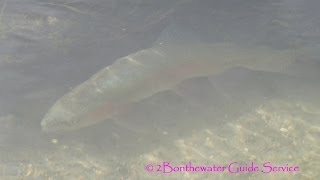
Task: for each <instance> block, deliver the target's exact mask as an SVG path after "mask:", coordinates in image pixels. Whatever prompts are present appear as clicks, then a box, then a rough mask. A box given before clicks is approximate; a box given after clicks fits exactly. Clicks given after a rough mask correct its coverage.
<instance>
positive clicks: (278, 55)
mask: <svg viewBox="0 0 320 180" xmlns="http://www.w3.org/2000/svg"><path fill="white" fill-rule="evenodd" d="M294 57H295V51H293V50H281V51H280V50H274V49H271V48H267V47H251V48H244V47H241V46H239V45H236V44H232V43H230V44H227V43H222V44H219V43H218V44H206V43H189V44H166V43H160V44H158V45H155V46H154V47H152V48H148V49H144V50H141V51H138V52H136V53H133V54H130V55H128V56H126V57H123V58H120V59H118V60H116V61H115V62H114V63H113V64H112V65H110V66H107V67H105V68H104V69H102V70H100V71H99V72H97V73H96V74H94V75H93V76H92V77H91V78H90V79H88V80H87V81H85V82H83V83H82V84H80V85H78V86H77V87H75V88H74V89H73V90H71V91H70V92H69V93H67V94H66V95H64V96H63V97H61V98H60V99H59V100H58V101H57V102H56V103H55V104H54V105H53V106H52V108H51V109H50V110H49V111H48V113H47V114H46V115H45V116H44V118H43V120H42V122H41V126H42V129H43V131H45V132H61V131H70V130H75V129H79V128H82V127H86V126H90V125H92V124H95V123H97V122H100V121H103V120H106V119H110V118H113V117H114V116H115V115H117V113H121V110H123V109H125V108H126V107H128V106H130V104H132V103H134V102H138V101H140V100H142V99H145V98H147V97H149V96H152V95H154V94H156V93H158V92H161V91H164V90H168V89H171V88H172V87H174V86H175V85H177V84H179V83H180V82H181V81H183V80H185V79H189V78H193V77H200V76H209V75H214V74H219V73H221V72H223V71H225V70H227V69H230V68H233V67H236V66H242V67H246V68H250V69H254V70H263V71H272V72H279V71H281V70H283V68H284V67H286V66H287V65H288V64H290V63H291V62H292V61H294V59H295V58H294Z"/></svg>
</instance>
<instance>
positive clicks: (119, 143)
mask: <svg viewBox="0 0 320 180" xmlns="http://www.w3.org/2000/svg"><path fill="white" fill-rule="evenodd" d="M319 6H320V3H319V2H318V1H317V0H294V1H293V0H267V1H253V0H249V1H248V0H230V1H212V0H204V1H192V0H180V1H174V2H173V1H169V0H165V1H161V2H160V1H156V0H151V1H150V0H135V1H129V0H91V1H89V0H87V1H86V0H60V1H57V0H50V1H49V0H24V1H22V0H0V177H1V178H0V179H10V178H29V179H234V178H239V179H316V177H318V176H319V171H318V169H319V167H320V164H319V160H320V159H319V153H320V152H319V149H320V148H319V144H320V143H319V135H320V126H319V117H320V98H319V92H320V53H319V52H318V49H319V47H320V23H319V18H320V13H319V12H318V7H319ZM172 26H174V27H178V28H175V29H173V30H169V31H168V28H170V27H172ZM162 38H165V42H166V43H173V44H175V43H176V42H178V41H179V43H178V44H179V45H181V44H184V43H188V44H192V43H202V44H218V43H232V44H236V45H237V46H239V47H245V48H246V49H249V50H252V49H254V48H256V47H268V48H269V49H272V50H275V51H280V52H285V51H287V50H293V51H294V52H296V53H295V54H294V56H293V57H294V59H295V61H294V62H293V63H292V64H290V65H287V64H285V65H286V67H284V70H283V72H281V71H280V72H277V73H276V72H271V71H267V70H266V71H261V69H255V68H251V69H247V68H245V67H238V65H237V64H234V67H233V68H231V69H228V70H225V71H223V72H222V73H217V74H214V75H210V76H206V77H199V78H192V79H190V80H188V82H187V83H182V84H178V85H177V87H174V88H172V89H170V90H168V91H162V92H159V93H156V94H153V95H152V96H151V97H147V98H144V99H141V100H140V101H138V102H135V103H132V104H130V105H129V106H127V107H126V108H124V109H125V110H123V111H121V113H119V114H118V115H117V116H114V117H113V118H112V119H107V120H106V121H103V122H101V123H98V124H92V125H91V126H89V127H85V128H82V129H78V130H75V131H68V132H63V133H56V134H50V133H45V132H43V131H42V130H41V125H40V123H41V120H42V118H43V116H44V115H45V114H46V113H47V112H48V110H49V109H50V108H51V107H52V106H53V104H54V103H55V102H56V101H57V100H58V99H60V98H61V97H62V96H63V95H64V94H66V93H68V92H69V91H71V90H72V89H73V88H74V87H75V86H77V85H79V84H81V83H82V82H84V81H86V80H87V79H89V78H90V77H91V76H92V75H94V74H95V73H96V72H98V71H99V70H100V69H102V68H104V67H106V66H109V65H112V63H113V62H114V61H116V60H117V59H119V58H121V57H124V56H128V55H130V54H132V53H134V52H137V51H141V50H144V49H147V48H150V47H154V46H155V44H156V43H159V42H161V41H162V40H163V39H162ZM164 45H166V44H164ZM272 52H273V51H272ZM186 53H193V54H196V53H199V51H197V50H196V49H191V50H189V49H188V52H187V51H186ZM262 54H265V53H262ZM272 55H273V54H270V56H272ZM246 57H251V56H250V54H245V53H244V54H243V55H241V56H239V59H240V58H241V59H246ZM274 57H276V58H275V59H273V61H272V66H274V67H277V66H284V64H283V63H282V62H283V59H281V58H278V56H274ZM214 58H215V57H213V61H215V59H214ZM262 59H266V57H265V55H264V56H263V57H261V59H260V58H257V59H256V61H257V62H254V61H253V63H252V67H256V66H255V65H256V64H258V63H259V62H261V60H262ZM172 61H174V58H173V60H172ZM194 62H197V60H194ZM269 70H270V69H269ZM164 72H166V69H164ZM164 75H165V74H164ZM146 76H147V74H146ZM150 76H151V74H150ZM159 78H161V76H159ZM158 80H159V79H154V81H158ZM141 88H144V87H143V85H142V87H141ZM129 92H130V89H129ZM78 98H79V99H80V98H83V97H78ZM93 118H94V117H93ZM234 162H237V163H234ZM269 162H270V163H269ZM190 163H191V165H190ZM232 163H234V164H232ZM252 163H253V165H254V167H255V166H257V167H258V168H259V169H258V170H256V171H253V172H252V171H250V169H245V167H248V168H249V167H250V166H251V165H252ZM186 165H189V169H188V170H187V169H183V168H185V167H186ZM213 165H215V166H216V167H218V166H221V167H223V166H226V167H227V168H225V170H224V171H223V172H221V171H219V170H218V168H217V169H215V170H213V169H212V167H213ZM240 165H242V167H243V168H244V169H242V171H241V172H234V171H236V168H237V167H239V166H240ZM271 165H272V167H274V169H273V170H274V171H271V172H270V166H271ZM190 166H192V167H194V168H195V167H197V166H202V167H206V168H207V170H209V171H210V168H211V171H210V172H203V171H202V172H195V170H192V168H190ZM174 167H176V169H174ZM179 167H180V168H179ZM290 167H292V168H291V170H290ZM294 167H298V168H296V169H295V170H293V169H294ZM228 168H231V169H228ZM276 170H277V172H276ZM262 171H263V172H265V173H263V172H262ZM293 171H294V172H293ZM231 172H234V173H231Z"/></svg>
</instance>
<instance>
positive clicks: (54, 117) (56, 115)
mask: <svg viewBox="0 0 320 180" xmlns="http://www.w3.org/2000/svg"><path fill="white" fill-rule="evenodd" d="M41 128H42V131H43V132H45V133H61V132H67V131H72V130H75V129H79V128H81V123H80V122H79V118H78V117H77V116H76V114H74V113H72V112H70V111H68V110H67V109H66V108H63V107H61V106H58V105H55V106H53V107H52V108H51V109H50V110H49V112H48V113H47V114H46V115H45V116H44V117H43V119H42V121H41Z"/></svg>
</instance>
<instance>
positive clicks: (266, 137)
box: [0, 99, 320, 179]
mask: <svg viewBox="0 0 320 180" xmlns="http://www.w3.org/2000/svg"><path fill="white" fill-rule="evenodd" d="M208 114H209V115H210V113H209V112H207V115H206V117H208ZM6 118H10V117H6ZM11 118H12V117H11ZM219 118H221V119H220V123H219V125H217V124H215V123H213V124H210V123H206V127H201V128H195V129H194V130H190V129H189V130H188V133H186V134H183V133H182V134H180V135H179V133H177V132H174V131H165V130H161V131H159V132H160V133H158V134H157V135H156V136H152V137H151V136H148V137H144V138H141V137H142V136H141V137H140V135H137V136H136V137H134V138H133V139H136V141H132V142H131V143H132V144H131V146H130V148H133V149H132V153H128V152H131V151H130V150H128V149H127V150H128V151H127V153H125V152H126V151H124V150H123V149H125V148H128V147H126V146H123V145H121V144H119V143H118V144H117V143H115V144H114V147H116V148H114V149H113V151H108V150H106V149H103V148H102V150H100V151H97V149H99V148H92V146H94V145H93V144H91V143H85V142H84V141H82V142H81V141H80V142H79V141H73V142H68V143H64V142H60V140H59V139H55V138H52V139H51V144H52V146H53V149H54V151H50V150H49V151H44V150H43V151H42V150H22V151H10V152H9V151H5V150H2V151H3V152H2V156H3V157H7V158H6V159H4V158H2V159H4V160H2V162H1V164H0V173H1V175H2V177H3V178H6V179H15V178H17V179H28V178H32V179H34V178H39V179H162V178H167V179H181V178H182V177H183V178H189V179H213V178H214V179H234V178H237V179H316V177H319V175H320V174H319V169H320V163H319V162H320V156H319V154H320V140H319V139H320V138H319V137H320V127H319V123H318V121H319V118H320V107H319V106H315V105H314V104H313V105H310V104H307V103H305V102H297V101H295V102H291V101H290V100H286V99H270V100H267V101H265V102H264V103H263V104H261V105H260V106H258V107H255V108H252V109H250V110H248V111H246V112H245V113H243V114H242V115H241V116H239V117H238V118H234V117H229V116H228V115H226V114H225V115H224V116H221V117H219ZM230 118H232V119H230ZM4 119H5V118H4V117H3V118H2V121H4ZM191 121H196V120H195V119H193V120H192V118H191ZM205 122H207V121H205ZM184 126H186V127H187V126H190V127H191V126H192V125H190V124H189V123H187V125H184ZM184 126H181V127H184ZM187 129H188V128H187ZM172 134H174V135H172ZM114 136H115V138H114V139H117V138H116V137H117V135H116V134H114ZM155 137H158V138H155ZM146 139H148V140H146ZM150 139H151V140H150ZM168 139H170V141H169V140H168ZM115 141H117V140H115ZM164 142H165V143H164ZM147 143H148V145H147ZM127 144H129V143H127ZM147 146H148V148H145V147H147ZM134 148H135V149H140V151H139V150H136V151H135V150H134ZM93 149H95V150H93ZM141 149H143V150H142V151H141ZM117 150H119V151H118V152H117ZM234 162H236V163H234ZM268 162H270V163H268ZM190 163H191V165H190ZM232 163H234V164H232ZM252 163H254V167H255V166H257V167H258V168H259V169H258V170H255V171H254V172H249V171H250V170H249V169H246V170H242V171H241V172H235V171H237V167H239V166H242V167H245V166H247V167H250V166H252ZM230 164H232V165H230ZM263 164H265V167H264V166H263ZM186 165H189V169H186ZM213 165H215V166H216V169H213ZM178 166H179V167H180V168H179V167H178ZM191 166H192V167H194V168H195V167H197V166H202V167H206V169H207V170H208V171H210V172H203V171H200V170H199V171H198V172H195V170H192V168H191ZM218 166H221V168H220V169H218ZM223 166H226V168H225V169H224V171H222V170H221V169H222V167H223ZM229 166H230V169H229ZM270 166H278V167H279V166H282V167H292V168H291V169H292V170H293V168H294V167H298V169H296V170H298V171H296V172H288V169H287V170H285V171H283V169H282V171H280V172H275V171H271V170H270ZM184 168H185V169H184ZM210 168H211V169H210ZM277 170H279V168H277ZM262 171H264V172H266V173H263V172H262ZM231 172H234V173H231Z"/></svg>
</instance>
